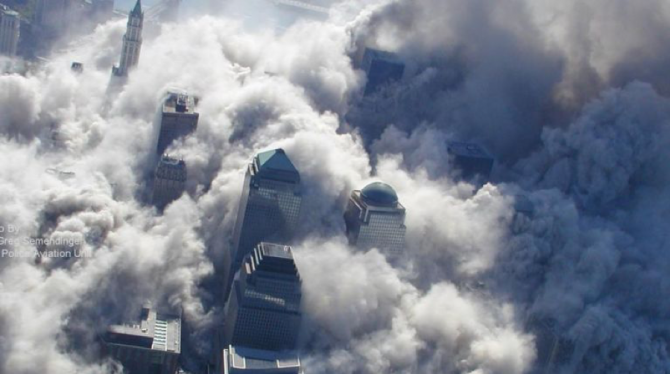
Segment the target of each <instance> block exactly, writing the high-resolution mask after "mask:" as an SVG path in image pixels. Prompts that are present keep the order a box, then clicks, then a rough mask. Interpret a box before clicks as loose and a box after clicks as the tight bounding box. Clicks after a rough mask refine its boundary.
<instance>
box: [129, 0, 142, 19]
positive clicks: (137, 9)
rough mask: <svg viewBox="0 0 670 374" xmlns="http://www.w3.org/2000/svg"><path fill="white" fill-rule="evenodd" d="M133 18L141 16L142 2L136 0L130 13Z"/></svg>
mask: <svg viewBox="0 0 670 374" xmlns="http://www.w3.org/2000/svg"><path fill="white" fill-rule="evenodd" d="M130 14H132V15H134V16H141V15H142V0H137V3H135V9H133V11H132V12H131V13H130Z"/></svg>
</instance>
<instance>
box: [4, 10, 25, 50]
mask: <svg viewBox="0 0 670 374" xmlns="http://www.w3.org/2000/svg"><path fill="white" fill-rule="evenodd" d="M20 29H21V16H19V13H17V12H15V11H13V10H11V9H9V7H7V6H5V5H3V4H0V54H3V55H7V56H14V55H16V48H17V47H18V45H19V35H20V33H21V31H20Z"/></svg>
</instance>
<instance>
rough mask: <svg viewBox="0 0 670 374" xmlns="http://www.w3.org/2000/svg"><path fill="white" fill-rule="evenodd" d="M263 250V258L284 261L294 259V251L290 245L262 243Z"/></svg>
mask: <svg viewBox="0 0 670 374" xmlns="http://www.w3.org/2000/svg"><path fill="white" fill-rule="evenodd" d="M261 250H262V253H263V257H275V258H282V259H288V260H292V259H293V251H292V250H291V247H289V246H288V245H281V244H274V243H267V242H263V243H261Z"/></svg>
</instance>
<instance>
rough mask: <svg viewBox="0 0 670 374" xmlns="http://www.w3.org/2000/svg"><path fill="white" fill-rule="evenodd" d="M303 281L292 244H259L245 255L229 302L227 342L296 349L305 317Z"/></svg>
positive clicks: (259, 347) (225, 336) (280, 349)
mask: <svg viewBox="0 0 670 374" xmlns="http://www.w3.org/2000/svg"><path fill="white" fill-rule="evenodd" d="M301 285H302V281H301V279H300V273H299V272H298V268H297V267H296V264H295V261H294V260H293V251H292V250H291V247H289V246H285V245H279V244H272V243H266V242H263V243H260V244H258V245H257V246H256V248H254V250H253V251H252V252H251V253H250V254H249V255H248V256H246V257H245V259H244V263H243V264H242V266H241V268H240V271H239V272H238V273H237V275H236V276H235V281H234V282H233V289H232V291H231V293H230V297H229V298H228V302H227V304H226V309H225V314H226V319H225V323H224V327H223V332H224V339H225V343H226V345H229V344H232V345H234V346H244V347H249V348H256V349H264V350H270V351H285V350H293V349H295V348H296V345H297V342H298V334H299V330H300V322H301V319H302V313H301V311H300V302H301V299H302V292H301Z"/></svg>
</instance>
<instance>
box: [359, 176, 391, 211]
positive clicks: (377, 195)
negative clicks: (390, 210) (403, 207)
mask: <svg viewBox="0 0 670 374" xmlns="http://www.w3.org/2000/svg"><path fill="white" fill-rule="evenodd" d="M361 196H362V197H363V200H365V202H366V203H367V204H370V205H381V206H392V205H396V204H397V203H398V194H396V192H395V190H394V189H393V187H391V186H389V185H388V184H386V183H382V182H374V183H370V184H368V185H367V186H365V188H363V189H362V190H361Z"/></svg>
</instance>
